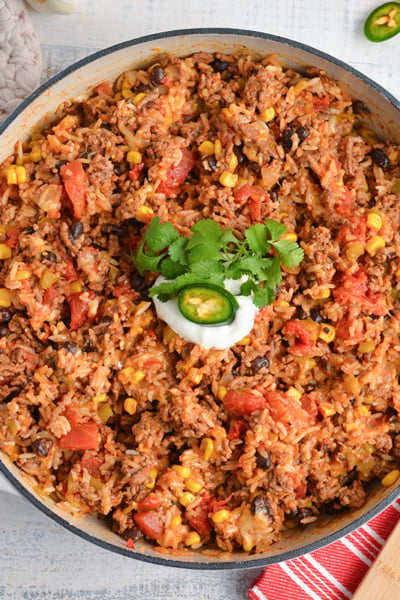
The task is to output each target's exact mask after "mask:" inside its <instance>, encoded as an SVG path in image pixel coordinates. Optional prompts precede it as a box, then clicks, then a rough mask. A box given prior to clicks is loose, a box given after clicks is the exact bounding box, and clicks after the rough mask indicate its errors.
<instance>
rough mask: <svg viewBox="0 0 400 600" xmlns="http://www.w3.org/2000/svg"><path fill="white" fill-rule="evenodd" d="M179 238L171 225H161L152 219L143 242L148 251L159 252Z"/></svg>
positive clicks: (157, 219) (158, 220)
mask: <svg viewBox="0 0 400 600" xmlns="http://www.w3.org/2000/svg"><path fill="white" fill-rule="evenodd" d="M178 238H179V233H178V231H177V230H176V229H175V227H174V226H173V225H172V224H171V223H161V221H160V217H154V219H152V220H151V221H150V223H149V225H148V227H147V229H146V233H145V238H144V239H145V242H146V245H147V247H148V248H149V250H153V251H154V252H161V251H162V250H165V248H167V247H168V246H169V245H170V244H172V242H175V241H176V240H177V239H178Z"/></svg>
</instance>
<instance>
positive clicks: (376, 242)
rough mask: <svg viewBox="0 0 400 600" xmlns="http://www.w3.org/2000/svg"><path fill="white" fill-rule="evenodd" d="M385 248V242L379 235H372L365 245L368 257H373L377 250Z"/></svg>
mask: <svg viewBox="0 0 400 600" xmlns="http://www.w3.org/2000/svg"><path fill="white" fill-rule="evenodd" d="M384 247H385V240H384V239H383V237H381V236H380V235H373V236H372V237H371V238H370V239H369V240H368V242H367V243H366V244H365V249H366V251H367V252H368V254H369V255H370V256H375V254H376V253H377V252H378V250H381V248H384Z"/></svg>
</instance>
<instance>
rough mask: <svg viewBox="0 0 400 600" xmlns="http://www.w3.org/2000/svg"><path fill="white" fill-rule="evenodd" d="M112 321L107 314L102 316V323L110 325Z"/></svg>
mask: <svg viewBox="0 0 400 600" xmlns="http://www.w3.org/2000/svg"><path fill="white" fill-rule="evenodd" d="M112 322H113V318H112V317H110V316H108V315H106V316H105V317H103V318H102V320H101V323H102V325H111V323H112Z"/></svg>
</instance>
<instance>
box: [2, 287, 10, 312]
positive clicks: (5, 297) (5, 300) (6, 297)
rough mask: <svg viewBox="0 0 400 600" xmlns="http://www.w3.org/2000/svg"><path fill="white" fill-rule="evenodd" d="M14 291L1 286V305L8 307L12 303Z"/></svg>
mask: <svg viewBox="0 0 400 600" xmlns="http://www.w3.org/2000/svg"><path fill="white" fill-rule="evenodd" d="M12 298H13V296H12V292H11V291H10V290H8V289H7V288H0V306H1V307H3V308H8V307H9V306H11V304H12Z"/></svg>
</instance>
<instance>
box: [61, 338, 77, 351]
mask: <svg viewBox="0 0 400 600" xmlns="http://www.w3.org/2000/svg"><path fill="white" fill-rule="evenodd" d="M63 348H65V350H66V351H67V352H70V353H71V354H74V355H75V354H76V353H77V352H78V350H79V345H78V344H77V343H76V342H74V341H72V340H71V341H69V342H65V344H63Z"/></svg>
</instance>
